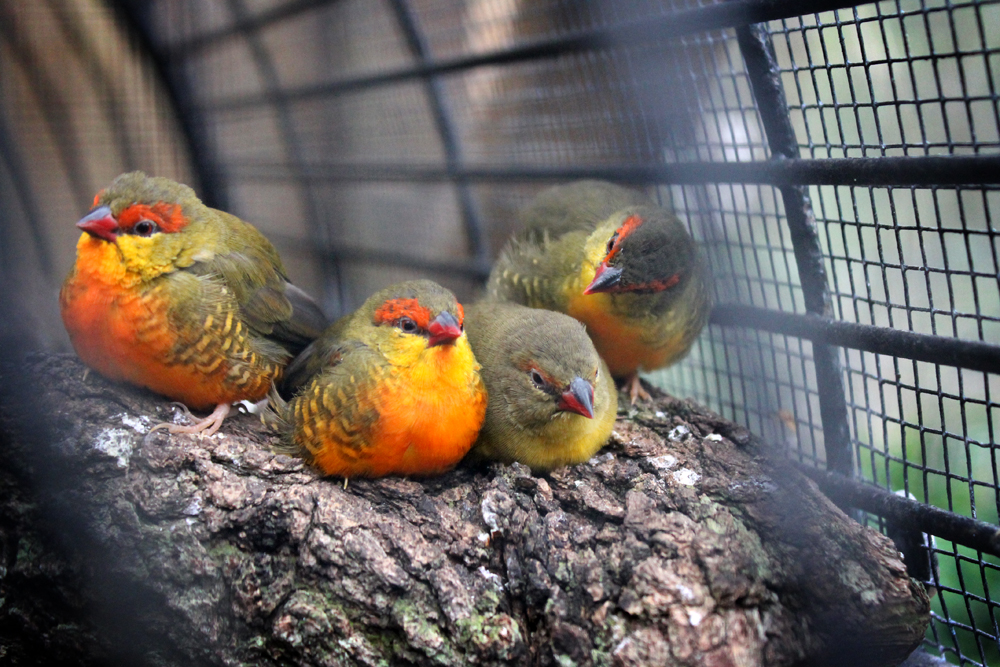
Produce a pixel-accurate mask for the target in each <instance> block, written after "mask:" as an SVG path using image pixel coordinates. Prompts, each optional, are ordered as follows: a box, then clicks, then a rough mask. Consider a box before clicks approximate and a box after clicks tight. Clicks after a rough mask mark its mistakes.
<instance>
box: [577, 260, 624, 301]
mask: <svg viewBox="0 0 1000 667" xmlns="http://www.w3.org/2000/svg"><path fill="white" fill-rule="evenodd" d="M621 279H622V270H621V269H619V268H617V267H614V266H608V265H607V264H606V263H604V262H601V264H600V265H599V266H598V267H597V273H595V274H594V279H593V280H592V281H591V283H590V284H589V285H587V289H585V290H583V293H584V294H595V293H597V292H610V291H611V290H613V289H614V288H616V287H618V283H620V282H621Z"/></svg>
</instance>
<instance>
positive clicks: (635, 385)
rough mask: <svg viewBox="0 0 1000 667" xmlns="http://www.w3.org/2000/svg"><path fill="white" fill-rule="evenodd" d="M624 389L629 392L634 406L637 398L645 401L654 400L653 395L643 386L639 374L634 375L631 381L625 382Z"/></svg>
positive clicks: (630, 378)
mask: <svg viewBox="0 0 1000 667" xmlns="http://www.w3.org/2000/svg"><path fill="white" fill-rule="evenodd" d="M622 389H625V390H626V391H627V392H628V396H629V398H630V399H631V400H632V405H635V401H636V399H637V398H641V399H642V400H644V401H651V400H653V395H652V394H650V393H649V392H648V391H646V389H645V388H644V387H643V386H642V382H641V381H640V380H639V374H638V373H634V374H632V376H631V377H629V379H627V380H625V384H623V385H622Z"/></svg>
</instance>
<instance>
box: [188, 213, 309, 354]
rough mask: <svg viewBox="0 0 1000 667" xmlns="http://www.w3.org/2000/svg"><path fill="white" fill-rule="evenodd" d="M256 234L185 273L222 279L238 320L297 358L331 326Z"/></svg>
mask: <svg viewBox="0 0 1000 667" xmlns="http://www.w3.org/2000/svg"><path fill="white" fill-rule="evenodd" d="M246 228H247V229H249V230H252V231H253V235H252V236H251V237H250V239H249V241H250V242H248V243H245V244H243V245H242V247H237V248H233V249H229V250H228V251H225V252H216V253H205V257H204V258H203V259H202V260H201V261H196V262H195V263H193V264H192V265H191V266H189V267H187V268H185V269H183V270H184V271H186V272H190V273H193V274H194V275H198V276H218V277H219V278H221V279H222V281H223V283H224V284H225V285H226V287H228V288H229V289H230V290H232V292H233V295H234V296H235V298H236V302H237V304H238V305H239V314H240V317H241V318H242V320H243V321H244V322H245V323H246V324H247V325H249V327H250V328H251V329H252V330H253V331H255V332H257V333H259V334H260V335H262V336H265V337H267V338H269V339H271V340H273V341H275V342H276V343H278V344H280V345H281V346H282V347H284V348H285V349H287V350H288V351H289V352H291V353H293V354H295V353H296V352H299V351H300V350H302V349H303V348H304V347H305V346H306V345H308V344H309V343H310V342H311V341H313V340H315V339H316V338H317V337H318V336H319V335H320V333H322V331H323V329H324V328H325V327H326V325H327V324H328V321H327V319H326V317H325V316H324V315H323V312H322V311H321V310H320V309H319V306H318V305H317V304H316V302H315V301H313V299H312V298H311V297H310V296H309V295H308V294H306V293H305V292H303V291H302V290H300V289H299V288H297V287H295V286H294V285H292V284H291V283H290V282H288V280H287V278H286V277H285V273H284V269H283V268H282V266H281V260H280V259H279V258H278V255H277V252H276V251H275V250H274V248H273V247H272V246H271V244H270V243H269V242H268V241H267V240H266V239H264V237H263V236H260V234H259V233H258V232H256V230H253V228H252V227H250V226H249V225H246Z"/></svg>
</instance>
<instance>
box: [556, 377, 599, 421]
mask: <svg viewBox="0 0 1000 667" xmlns="http://www.w3.org/2000/svg"><path fill="white" fill-rule="evenodd" d="M558 406H559V409H560V410H565V411H566V412H575V413H576V414H578V415H583V416H584V417H586V418H587V419H593V418H594V388H593V387H592V386H591V384H590V383H589V382H587V381H586V380H584V379H583V378H581V377H576V378H573V381H572V382H570V383H569V389H567V390H566V391H564V392H563V394H562V396H560V397H559V403H558Z"/></svg>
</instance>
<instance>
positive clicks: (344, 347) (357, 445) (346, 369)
mask: <svg viewBox="0 0 1000 667" xmlns="http://www.w3.org/2000/svg"><path fill="white" fill-rule="evenodd" d="M317 342H319V341H317ZM325 350H326V354H327V356H326V357H325V362H326V363H325V365H324V366H323V367H322V368H321V369H320V370H319V371H318V373H317V374H315V375H313V376H312V378H311V379H310V380H309V381H308V382H307V383H306V384H305V385H304V388H303V390H302V391H301V393H299V394H298V395H297V396H296V397H295V398H294V399H293V400H292V401H291V402H290V403H289V408H290V410H292V411H293V412H294V414H289V415H288V416H289V418H290V421H291V423H294V424H296V426H297V427H301V426H302V423H303V422H305V423H308V424H309V425H310V426H311V427H312V428H313V429H314V430H315V431H316V432H317V433H322V437H321V438H319V440H320V441H322V442H324V443H325V446H329V445H330V444H331V443H336V446H337V447H339V448H340V450H341V451H340V452H339V454H338V456H340V457H341V458H346V459H352V458H354V457H363V456H365V452H366V450H368V449H370V447H371V441H372V438H373V437H374V436H373V430H374V429H375V428H376V426H377V424H378V422H379V418H380V414H379V403H378V400H377V394H378V392H379V386H378V385H379V382H380V380H381V379H382V378H383V377H384V375H383V373H382V371H383V370H384V366H385V360H384V359H383V358H382V356H381V355H380V354H379V353H378V352H376V351H375V350H373V349H372V348H371V347H369V346H368V345H366V344H364V343H362V342H360V341H341V342H339V343H337V344H335V345H333V346H330V347H327V348H325ZM385 372H388V371H385ZM312 440H313V438H307V439H306V441H312ZM317 453H318V452H316V451H310V454H312V455H313V456H315V455H316V454H317Z"/></svg>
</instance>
